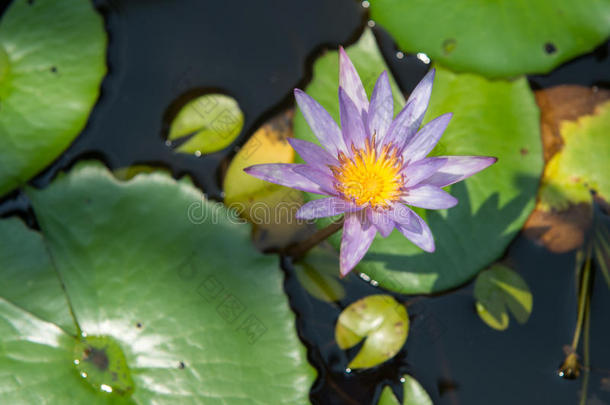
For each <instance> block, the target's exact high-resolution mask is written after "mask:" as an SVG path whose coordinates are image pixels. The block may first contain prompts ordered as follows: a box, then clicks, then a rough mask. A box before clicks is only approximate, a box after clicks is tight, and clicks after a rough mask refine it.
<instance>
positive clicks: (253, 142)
mask: <svg viewBox="0 0 610 405" xmlns="http://www.w3.org/2000/svg"><path fill="white" fill-rule="evenodd" d="M292 116H293V112H292V111H286V112H284V113H282V114H280V115H277V116H275V117H273V118H272V119H271V120H269V121H268V122H267V123H265V124H264V125H263V126H261V127H260V128H259V129H258V130H257V131H256V132H255V133H254V134H253V135H252V137H251V138H250V139H248V142H246V144H245V145H244V146H243V148H241V149H240V150H239V152H237V154H236V155H235V157H234V158H233V160H232V161H231V164H230V165H229V168H228V170H227V173H226V175H225V178H224V181H223V188H224V193H225V204H226V205H227V206H228V207H230V208H232V209H234V210H236V211H237V213H238V214H239V215H240V216H242V217H243V218H245V219H247V220H248V221H250V222H251V223H253V224H254V225H255V229H256V231H257V233H256V235H255V243H256V245H257V246H258V247H259V248H263V249H264V248H268V247H277V246H287V245H289V244H290V243H291V242H293V241H294V238H295V236H296V235H297V234H298V233H299V232H302V231H303V228H304V224H303V223H302V222H300V221H297V220H296V219H295V217H294V215H295V213H296V212H297V210H298V209H299V207H300V206H301V205H303V196H302V194H301V193H300V192H299V191H296V190H293V189H291V188H288V187H283V186H278V185H277V184H273V183H269V182H266V181H263V180H259V179H257V178H256V177H253V176H250V175H249V174H247V173H246V172H244V169H245V168H246V167H248V166H252V165H255V164H262V163H292V162H294V149H292V147H291V146H290V144H289V143H288V142H287V138H288V137H290V136H292Z"/></svg>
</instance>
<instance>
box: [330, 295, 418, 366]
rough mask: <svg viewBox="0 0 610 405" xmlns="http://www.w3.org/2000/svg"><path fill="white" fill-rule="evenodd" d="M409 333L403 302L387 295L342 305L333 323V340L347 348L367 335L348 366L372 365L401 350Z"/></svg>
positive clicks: (373, 296) (389, 357)
mask: <svg viewBox="0 0 610 405" xmlns="http://www.w3.org/2000/svg"><path fill="white" fill-rule="evenodd" d="M408 333H409V318H408V317H407V310H406V308H405V307H404V305H402V304H400V303H398V302H396V300H395V299H394V298H393V297H392V296H390V295H381V294H380V295H369V296H368V297H364V298H362V299H360V300H358V301H356V302H354V303H352V304H351V305H350V306H348V307H347V308H345V309H344V310H343V312H341V315H339V319H338V320H337V325H336V326H335V340H336V341H337V345H338V346H339V347H340V348H341V349H349V348H350V347H353V346H355V345H357V344H358V343H360V342H361V341H362V339H366V340H365V341H364V344H363V345H362V349H360V351H359V352H358V354H357V355H356V357H354V359H353V360H352V361H351V362H350V363H349V365H348V366H347V367H348V368H350V369H356V368H369V367H375V366H376V365H378V364H381V363H383V362H384V361H386V360H388V359H391V358H392V357H394V356H395V355H396V353H398V352H399V351H400V349H401V348H402V346H403V345H404V344H405V341H406V340H407V335H408Z"/></svg>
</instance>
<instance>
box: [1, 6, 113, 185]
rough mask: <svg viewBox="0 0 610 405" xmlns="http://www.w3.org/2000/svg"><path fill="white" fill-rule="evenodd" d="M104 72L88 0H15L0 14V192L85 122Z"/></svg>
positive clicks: (99, 25) (100, 34)
mask: <svg viewBox="0 0 610 405" xmlns="http://www.w3.org/2000/svg"><path fill="white" fill-rule="evenodd" d="M105 74H106V33H105V31H104V22H103V20H102V17H101V16H100V15H99V14H98V13H97V12H96V11H95V9H94V8H93V5H92V3H91V1H89V0H66V1H55V0H36V1H29V0H15V1H13V2H12V3H11V5H10V6H9V7H8V9H7V10H6V11H5V12H4V14H3V15H2V20H0V196H1V195H3V194H5V193H6V192H8V191H10V190H12V189H14V188H16V187H18V186H20V185H21V184H23V183H25V182H26V181H28V180H29V179H30V178H31V177H32V176H34V175H35V174H36V173H38V172H39V171H40V170H42V169H43V168H44V167H45V166H47V165H48V164H49V163H51V162H52V161H53V160H54V159H55V158H57V156H59V155H60V154H61V152H63V151H64V150H65V149H66V148H67V147H68V145H70V143H71V142H72V140H74V138H75V137H76V136H77V135H78V134H79V132H80V131H81V130H82V129H83V128H84V126H85V123H86V122H87V118H88V116H89V113H90V112H91V109H92V108H93V105H94V104H95V102H96V100H97V98H98V95H99V92H100V83H101V81H102V78H103V77H104V75H105Z"/></svg>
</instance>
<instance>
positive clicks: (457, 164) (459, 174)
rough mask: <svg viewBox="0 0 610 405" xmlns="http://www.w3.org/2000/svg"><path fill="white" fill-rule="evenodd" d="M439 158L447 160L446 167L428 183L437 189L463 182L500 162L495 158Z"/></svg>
mask: <svg viewBox="0 0 610 405" xmlns="http://www.w3.org/2000/svg"><path fill="white" fill-rule="evenodd" d="M438 158H444V159H447V160H446V163H445V165H444V166H443V167H441V168H440V170H439V171H438V172H437V173H434V174H433V175H432V176H430V178H429V179H428V180H427V181H426V183H427V184H430V185H433V186H437V187H445V186H448V185H450V184H453V183H457V182H458V181H462V180H464V179H465V178H467V177H470V176H472V175H473V174H476V173H478V172H480V171H481V170H483V169H485V168H487V167H489V166H491V165H492V164H494V163H496V162H497V161H498V159H497V158H495V157H487V156H439V157H438Z"/></svg>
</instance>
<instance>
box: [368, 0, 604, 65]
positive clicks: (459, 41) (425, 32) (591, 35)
mask: <svg viewBox="0 0 610 405" xmlns="http://www.w3.org/2000/svg"><path fill="white" fill-rule="evenodd" d="M371 18H373V19H374V20H375V21H377V22H378V23H379V24H381V25H382V26H383V27H384V28H385V29H387V30H388V31H389V32H390V34H391V35H392V36H393V37H394V38H395V39H396V41H397V42H398V44H399V46H400V47H401V49H403V50H405V51H407V52H413V53H415V52H425V53H426V54H427V55H428V56H430V57H431V58H432V59H433V60H434V61H436V62H439V63H441V64H442V65H444V66H447V67H449V68H451V69H453V70H455V71H458V72H475V73H480V74H483V75H485V76H488V77H512V76H517V75H520V74H524V73H547V72H550V71H551V70H552V69H553V68H554V67H556V66H558V65H559V64H561V63H563V62H565V61H567V60H569V59H572V58H573V57H575V56H578V55H580V54H583V53H587V52H589V51H591V50H592V49H593V48H594V47H595V46H596V45H598V44H599V43H601V42H602V41H604V40H605V39H606V38H607V37H608V35H610V2H608V1H590V2H578V1H572V0H532V1H528V2H526V3H523V2H517V1H512V0H500V1H493V2H489V1H486V0H475V1H470V0H455V1H452V2H451V3H450V4H447V2H445V1H443V0H432V1H429V0H410V1H402V0H375V1H371Z"/></svg>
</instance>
